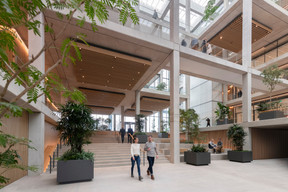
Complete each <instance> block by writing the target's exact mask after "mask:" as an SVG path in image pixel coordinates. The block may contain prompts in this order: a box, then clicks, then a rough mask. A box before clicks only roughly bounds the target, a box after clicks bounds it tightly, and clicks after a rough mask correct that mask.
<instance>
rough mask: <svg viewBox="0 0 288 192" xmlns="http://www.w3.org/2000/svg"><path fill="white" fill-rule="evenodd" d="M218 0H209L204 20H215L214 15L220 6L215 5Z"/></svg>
mask: <svg viewBox="0 0 288 192" xmlns="http://www.w3.org/2000/svg"><path fill="white" fill-rule="evenodd" d="M215 3H216V0H209V1H208V2H207V5H206V7H205V10H204V16H203V21H207V20H213V17H212V15H213V14H214V13H215V11H216V10H217V9H218V8H219V6H217V5H215Z"/></svg>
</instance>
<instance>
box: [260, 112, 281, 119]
mask: <svg viewBox="0 0 288 192" xmlns="http://www.w3.org/2000/svg"><path fill="white" fill-rule="evenodd" d="M281 117H285V115H284V112H283V111H265V112H261V113H259V115H258V118H259V119H260V120H265V119H276V118H281Z"/></svg>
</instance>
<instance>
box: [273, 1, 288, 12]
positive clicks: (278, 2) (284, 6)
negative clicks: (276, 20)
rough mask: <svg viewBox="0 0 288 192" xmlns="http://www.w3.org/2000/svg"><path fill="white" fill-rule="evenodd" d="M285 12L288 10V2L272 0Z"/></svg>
mask: <svg viewBox="0 0 288 192" xmlns="http://www.w3.org/2000/svg"><path fill="white" fill-rule="evenodd" d="M270 1H272V2H274V3H276V4H277V5H279V6H280V7H282V8H283V9H285V10H288V1H287V0H270Z"/></svg>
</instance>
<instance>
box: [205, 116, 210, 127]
mask: <svg viewBox="0 0 288 192" xmlns="http://www.w3.org/2000/svg"><path fill="white" fill-rule="evenodd" d="M206 121H207V125H206V127H210V119H209V118H208V117H207V118H206Z"/></svg>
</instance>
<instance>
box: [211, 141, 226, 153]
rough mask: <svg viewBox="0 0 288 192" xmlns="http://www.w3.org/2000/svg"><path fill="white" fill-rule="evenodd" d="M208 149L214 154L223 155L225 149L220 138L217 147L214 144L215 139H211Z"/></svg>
mask: <svg viewBox="0 0 288 192" xmlns="http://www.w3.org/2000/svg"><path fill="white" fill-rule="evenodd" d="M208 148H209V149H212V150H213V153H221V152H222V148H223V142H222V141H221V138H219V140H218V142H217V145H216V144H214V139H211V140H210V141H209V143H208Z"/></svg>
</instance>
